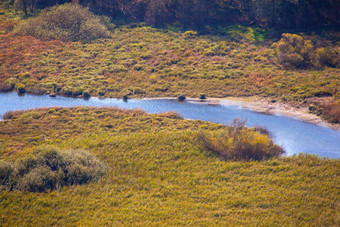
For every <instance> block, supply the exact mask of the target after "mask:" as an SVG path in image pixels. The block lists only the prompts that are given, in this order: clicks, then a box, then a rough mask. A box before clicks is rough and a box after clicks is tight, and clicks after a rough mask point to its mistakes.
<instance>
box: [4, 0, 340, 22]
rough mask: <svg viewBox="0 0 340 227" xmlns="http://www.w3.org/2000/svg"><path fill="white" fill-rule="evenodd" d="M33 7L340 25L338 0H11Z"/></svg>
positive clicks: (152, 18)
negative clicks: (63, 6)
mask: <svg viewBox="0 0 340 227" xmlns="http://www.w3.org/2000/svg"><path fill="white" fill-rule="evenodd" d="M10 1H11V2H12V3H14V4H16V6H17V8H19V9H22V10H25V13H29V12H27V9H30V10H32V11H33V10H34V8H39V9H42V8H45V7H49V6H52V5H55V4H63V3H66V2H74V3H79V4H81V5H83V6H88V7H89V8H90V9H91V10H92V11H94V12H95V13H98V14H105V15H108V16H110V17H112V18H113V19H116V20H124V21H144V22H146V23H147V24H149V25H153V26H157V27H162V26H166V25H178V26H180V27H184V28H193V29H200V28H204V27H205V26H207V25H208V26H209V25H214V26H215V25H229V24H234V23H238V24H244V25H256V26H260V27H265V28H277V29H301V28H315V27H327V26H333V27H334V26H335V27H338V28H339V27H340V1H339V0H10Z"/></svg>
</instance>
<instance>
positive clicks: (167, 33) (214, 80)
mask: <svg viewBox="0 0 340 227" xmlns="http://www.w3.org/2000/svg"><path fill="white" fill-rule="evenodd" d="M1 10H2V12H3V13H2V14H3V15H2V18H1V20H0V30H1V31H0V32H1V35H0V48H1V49H2V54H1V55H0V61H1V62H2V64H1V66H0V90H2V91H8V90H12V89H15V90H18V91H19V92H30V93H36V94H44V93H57V94H59V95H65V96H82V95H85V94H86V96H90V95H91V96H100V97H116V98H122V97H123V96H125V95H128V96H129V98H141V97H176V96H178V95H179V94H182V93H183V94H185V95H186V96H189V97H194V98H196V97H199V96H200V95H201V94H205V95H206V96H207V97H208V98H223V97H230V96H233V97H242V96H260V97H269V99H270V100H273V102H276V101H279V102H285V103H290V104H291V105H293V106H304V107H308V106H309V107H310V110H311V111H312V112H314V113H316V114H323V113H324V116H325V118H326V119H327V120H329V121H332V122H334V123H336V122H339V120H340V119H339V116H338V114H339V111H340V104H339V97H340V90H339V87H340V71H339V67H338V66H339V65H338V63H339V61H338V60H339V42H336V40H338V37H339V33H338V32H336V31H329V32H323V33H319V35H317V34H315V33H311V34H308V33H306V34H304V35H303V36H304V37H305V39H306V40H307V39H308V40H312V41H313V42H314V43H319V44H318V45H321V46H325V45H326V46H327V48H328V49H325V48H323V49H322V48H319V49H320V51H319V50H318V51H319V52H320V53H319V52H317V53H318V58H322V57H323V58H327V57H326V56H327V55H329V54H331V53H332V54H333V55H332V56H333V59H330V60H332V61H333V63H332V67H329V66H328V65H327V64H326V65H319V66H318V67H314V66H308V67H302V68H294V67H290V68H287V67H285V66H283V65H281V64H279V59H277V55H276V52H275V48H274V47H272V44H273V43H274V42H275V41H277V38H273V36H271V35H270V34H271V33H270V31H269V30H264V29H260V28H252V27H242V26H231V27H226V28H219V29H218V30H216V31H218V32H217V34H219V35H198V34H197V32H194V31H187V32H184V31H180V30H178V29H177V30H176V29H172V30H171V29H170V30H169V29H157V28H152V27H149V26H144V25H143V24H128V25H121V26H115V25H112V24H111V25H110V26H109V28H110V30H111V31H110V38H105V39H97V40H95V41H93V42H87V43H81V42H70V41H60V40H47V41H46V40H45V41H44V40H40V39H37V38H34V37H31V36H25V35H22V34H19V35H18V32H16V28H17V27H18V24H20V23H19V22H20V21H23V20H20V17H19V16H20V15H17V17H15V16H13V12H12V11H10V10H8V9H6V8H5V6H3V5H2V9H1ZM216 31H215V33H216ZM320 43H321V44H320ZM325 51H326V52H325ZM327 51H328V52H327ZM330 51H331V52H330ZM293 60H294V59H293ZM323 60H324V61H329V59H328V60H327V59H323ZM320 61H321V60H320ZM320 104H322V105H323V104H327V105H328V106H327V108H326V107H324V106H322V105H320ZM315 106H316V108H315ZM328 107H329V108H328ZM326 112H327V113H326ZM327 114H328V115H327Z"/></svg>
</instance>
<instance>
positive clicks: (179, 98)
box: [177, 94, 186, 102]
mask: <svg viewBox="0 0 340 227" xmlns="http://www.w3.org/2000/svg"><path fill="white" fill-rule="evenodd" d="M177 99H178V101H180V102H183V101H184V100H186V97H185V95H183V94H181V95H180V96H178V98H177Z"/></svg>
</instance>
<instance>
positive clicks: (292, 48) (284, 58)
mask: <svg viewBox="0 0 340 227" xmlns="http://www.w3.org/2000/svg"><path fill="white" fill-rule="evenodd" d="M273 47H274V48H275V50H276V54H277V58H278V60H279V62H280V63H281V64H282V65H284V66H286V67H296V68H298V67H302V66H305V65H307V64H309V62H310V60H311V57H312V52H313V44H312V42H311V41H310V40H305V39H304V38H303V37H302V36H299V35H296V34H289V33H284V34H282V38H281V40H280V41H279V42H277V43H274V44H273Z"/></svg>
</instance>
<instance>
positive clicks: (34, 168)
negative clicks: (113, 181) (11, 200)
mask: <svg viewBox="0 0 340 227" xmlns="http://www.w3.org/2000/svg"><path fill="white" fill-rule="evenodd" d="M106 171H107V168H106V166H105V165H104V164H103V163H102V162H101V161H99V160H98V159H97V158H96V157H94V156H93V155H92V154H90V153H88V152H85V151H78V150H65V151H61V150H58V149H56V148H55V147H51V146H45V147H41V148H38V149H36V150H35V151H34V152H33V154H32V155H29V156H27V157H25V158H22V159H19V160H17V161H16V162H15V163H14V164H11V163H8V162H5V161H0V189H5V190H20V191H30V192H44V191H47V190H55V189H58V188H62V187H64V186H69V185H74V184H85V183H88V182H91V181H95V180H98V179H99V178H100V177H102V176H103V175H104V174H105V173H106Z"/></svg>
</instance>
